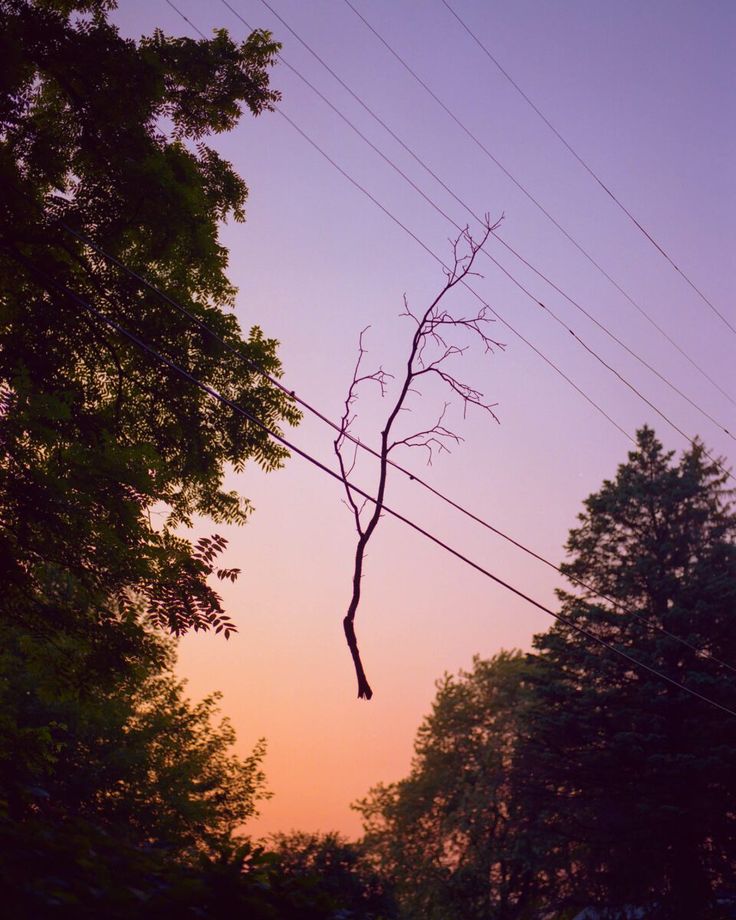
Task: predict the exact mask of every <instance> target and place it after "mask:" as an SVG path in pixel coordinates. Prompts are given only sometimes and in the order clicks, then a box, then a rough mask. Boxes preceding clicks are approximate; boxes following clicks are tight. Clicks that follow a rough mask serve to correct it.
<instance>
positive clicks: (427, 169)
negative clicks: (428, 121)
mask: <svg viewBox="0 0 736 920" xmlns="http://www.w3.org/2000/svg"><path fill="white" fill-rule="evenodd" d="M221 2H222V3H223V5H224V6H226V7H227V8H228V9H229V10H230V12H231V13H232V14H233V15H234V16H236V17H237V18H238V19H239V20H240V21H241V22H242V23H243V25H245V27H246V28H247V29H250V30H252V28H253V27H252V26H251V25H250V23H248V22H247V21H246V20H245V19H244V18H243V17H242V16H241V15H240V13H239V12H238V11H237V10H236V9H235V8H234V7H233V6H232V5H231V4H230V3H229V2H228V0H221ZM260 2H261V4H262V5H263V6H265V7H266V9H268V10H269V11H270V12H271V13H272V14H273V15H274V16H275V17H276V19H278V21H279V22H280V23H281V24H282V25H283V26H284V28H285V29H287V30H288V31H289V32H290V33H291V35H293V36H294V38H295V39H296V40H297V41H298V42H299V43H300V44H301V45H302V46H303V47H304V48H305V49H306V50H307V51H308V52H309V53H310V54H311V55H312V57H314V58H315V60H317V61H318V62H319V63H320V64H321V65H322V67H323V68H324V69H325V70H326V71H327V72H328V73H329V74H330V75H331V76H332V77H333V78H334V79H335V80H336V81H337V82H338V83H339V84H340V86H342V88H343V89H344V90H345V91H346V92H347V93H349V95H350V96H351V97H352V98H353V99H354V100H355V101H356V102H357V103H358V104H359V105H360V106H361V107H362V108H363V109H364V110H365V111H366V112H367V113H368V114H369V115H370V116H371V118H373V120H374V121H376V122H377V123H378V124H379V125H380V126H381V127H382V128H383V129H384V130H385V131H386V132H387V133H388V134H389V135H390V136H391V137H392V138H393V139H394V140H395V141H396V142H397V143H398V144H399V145H400V146H401V147H402V148H403V149H404V150H405V151H406V152H407V153H408V154H409V156H411V157H412V159H414V160H415V161H416V162H417V163H418V164H419V165H420V166H421V167H422V168H423V169H424V170H425V172H427V173H428V174H429V175H430V176H431V177H432V178H433V179H434V180H435V181H436V182H437V183H438V184H439V185H440V186H441V187H442V188H443V189H444V190H445V191H446V192H447V193H448V194H449V195H450V196H451V197H452V198H453V199H454V200H455V201H456V202H457V203H458V204H459V205H460V206H461V207H462V208H463V209H464V210H465V211H467V213H468V214H470V215H471V217H473V218H474V219H475V220H476V221H477V222H478V223H479V224H481V225H482V224H483V220H482V218H481V217H479V215H478V214H477V213H476V212H475V211H474V210H473V208H471V207H470V205H468V204H467V203H466V202H465V201H463V199H462V198H460V197H459V196H458V195H457V194H456V193H455V192H454V191H453V190H452V188H450V187H449V186H448V185H447V184H446V183H445V182H444V181H443V180H442V179H441V178H440V176H438V175H437V174H436V173H435V172H434V171H433V170H432V169H431V168H430V167H429V166H428V165H427V163H426V162H425V160H423V159H422V158H421V157H420V156H419V154H418V153H417V152H416V151H415V150H413V149H412V148H411V147H410V146H409V145H408V144H407V143H406V142H405V141H404V140H403V139H402V138H401V137H400V136H399V135H398V134H396V132H395V131H393V130H392V128H391V127H390V126H389V125H388V124H387V123H386V122H385V121H384V120H383V119H382V118H381V117H380V115H378V114H377V113H376V112H375V111H374V110H373V109H372V108H371V107H370V106H369V105H367V103H366V102H365V101H364V100H363V99H362V98H361V97H360V96H359V95H358V94H357V93H356V92H354V90H353V89H352V88H351V87H350V86H349V85H348V84H347V83H346V82H345V81H344V80H343V79H342V78H341V77H340V75H339V74H337V73H336V72H335V71H334V70H333V69H332V67H330V65H329V64H328V63H327V62H326V61H325V60H324V58H322V57H321V55H320V54H318V52H317V51H315V50H314V48H313V47H312V46H311V45H310V44H308V43H307V42H306V41H305V40H304V38H302V36H301V35H300V34H299V33H298V32H297V31H296V30H295V29H294V28H293V27H292V26H291V25H290V24H289V23H288V22H287V21H286V20H285V19H284V17H283V16H281V14H280V13H279V12H278V11H277V10H276V9H274V7H273V6H272V5H271V4H270V3H269V2H268V0H260ZM278 57H279V60H280V61H281V63H282V64H284V66H285V67H287V68H288V69H289V70H290V71H291V72H292V73H294V74H295V75H296V76H297V77H298V78H299V79H300V80H301V81H302V82H303V83H305V84H306V85H307V86H308V87H309V88H310V89H311V90H312V91H313V92H314V93H316V95H317V96H319V98H320V99H322V100H323V102H325V104H326V105H328V106H329V107H330V108H331V109H332V110H333V111H334V112H335V113H336V114H337V115H338V116H339V117H340V118H341V119H342V120H343V121H345V122H346V124H348V125H349V126H350V128H352V130H353V131H355V132H356V133H357V134H358V135H359V136H360V137H361V138H362V140H363V141H364V142H365V143H367V144H368V145H369V146H370V147H371V148H372V149H373V150H374V151H375V152H376V153H377V154H378V155H379V156H380V157H381V158H382V159H384V160H385V161H386V162H387V163H388V164H389V165H390V166H391V167H392V168H393V169H394V170H396V172H398V173H399V175H401V176H402V177H403V178H404V179H405V180H406V181H407V182H409V183H410V184H411V186H412V187H413V188H414V189H415V190H416V191H417V192H418V193H419V194H420V195H421V196H422V197H423V198H424V199H425V200H426V201H428V202H429V203H430V204H431V205H432V207H434V208H435V209H436V210H438V207H437V205H436V204H435V202H434V201H432V200H430V198H429V197H428V196H427V195H425V194H424V192H423V191H422V190H421V189H420V188H418V187H417V186H416V185H415V183H414V182H413V181H412V180H411V179H410V178H409V177H408V176H407V175H406V174H405V173H404V172H402V171H401V170H400V169H399V167H398V166H396V164H395V163H394V162H393V161H392V160H391V159H390V158H389V157H387V156H386V155H385V154H384V153H383V152H382V151H381V150H379V149H378V148H377V147H376V145H375V144H373V142H372V141H370V140H369V139H368V138H367V137H366V136H365V135H364V134H363V132H362V131H360V129H359V128H357V127H356V126H355V125H354V124H353V122H351V121H350V120H349V119H348V118H347V116H346V115H344V113H343V112H342V111H340V109H338V108H337V106H335V105H334V104H333V103H332V102H331V101H330V100H329V99H328V98H327V97H326V96H325V95H324V94H323V93H322V92H321V91H320V90H319V89H318V88H317V87H316V86H314V84H313V83H312V82H311V81H310V80H308V79H307V78H306V77H305V76H304V74H302V73H301V72H300V71H299V70H298V69H297V68H296V67H294V66H292V65H291V64H290V63H289V62H288V61H287V60H286V58H285V57H284V56H283V54H279V55H278ZM440 213H441V214H442V215H443V216H444V217H447V215H446V214H445V213H444V211H440ZM447 219H448V220H450V218H449V217H447ZM455 226H456V227H457V224H455ZM493 237H494V239H496V240H497V241H498V242H499V243H500V244H501V245H502V246H504V247H505V248H506V249H507V250H508V251H509V252H510V253H511V254H512V255H513V256H514V257H515V258H516V259H518V260H519V261H520V262H521V263H522V264H523V265H525V266H526V267H527V268H529V269H530V270H531V271H533V272H534V273H535V274H536V275H537V276H538V277H539V278H541V279H542V280H543V281H545V282H546V283H547V284H548V285H550V287H552V288H553V289H554V290H555V291H557V293H559V294H560V295H561V296H562V297H564V298H565V299H566V300H567V301H568V302H569V303H570V304H571V305H572V306H574V307H575V308H576V309H577V310H578V311H579V312H581V313H582V314H583V315H584V316H586V317H587V318H588V319H589V320H590V321H591V322H593V323H595V325H596V326H598V328H599V329H601V330H602V331H603V332H604V333H605V334H606V335H607V336H608V337H609V338H611V339H612V340H613V341H614V342H616V343H617V344H618V345H619V346H620V347H621V348H623V349H624V350H625V351H626V352H627V353H628V354H629V355H631V357H633V358H635V359H636V360H637V361H638V362H639V363H640V364H642V365H643V366H644V367H646V368H647V370H649V371H650V372H651V373H653V374H654V375H655V376H656V377H658V378H659V379H660V380H661V381H662V382H663V383H665V384H666V385H667V386H668V387H670V389H672V390H673V391H674V392H675V393H677V394H678V396H680V397H681V398H682V399H684V400H685V401H686V402H687V403H689V404H690V405H691V406H692V407H693V408H694V409H695V410H696V411H698V412H700V413H701V415H703V416H704V417H705V418H707V419H708V421H710V422H711V423H712V424H714V425H715V426H716V427H717V428H719V429H720V430H721V431H723V432H724V433H725V434H726V435H728V436H729V437H731V438H733V439H734V440H736V438H734V435H733V434H732V433H731V432H730V431H729V430H728V428H727V427H726V426H725V425H724V424H723V423H722V422H719V421H718V420H717V419H715V418H714V417H713V416H712V415H710V414H709V413H708V412H707V411H706V410H705V409H703V408H702V407H701V406H700V405H698V404H697V403H696V402H695V401H694V400H693V399H691V398H690V397H689V396H688V395H687V394H686V393H683V391H682V390H681V389H679V387H677V386H676V385H675V384H674V383H672V381H671V380H669V379H668V378H667V377H665V376H664V375H663V374H661V373H660V372H659V371H658V370H657V369H656V368H654V367H652V365H651V364H649V363H648V362H647V361H646V360H645V359H644V358H642V357H641V356H640V355H638V354H637V353H636V352H634V351H633V350H632V349H631V348H630V347H629V346H628V345H626V343H625V342H623V341H622V340H621V339H620V338H618V336H616V335H615V334H614V333H613V332H611V331H610V330H609V329H608V328H607V327H606V326H605V325H604V324H603V323H602V322H600V321H599V320H598V319H596V317H595V316H593V315H592V314H591V313H590V312H589V311H588V310H586V309H585V307H583V306H581V305H580V304H579V303H578V302H577V301H576V300H574V299H573V298H572V297H570V296H569V295H568V294H567V293H565V291H564V290H562V288H560V287H559V286H558V285H557V284H555V283H554V281H552V280H551V279H550V278H548V277H547V275H545V274H544V273H543V272H542V271H540V270H539V269H538V268H536V267H535V266H534V265H532V264H531V262H529V261H528V260H527V259H525V258H524V257H523V256H522V255H521V254H520V253H518V252H517V251H516V250H515V249H514V248H513V247H512V246H511V245H510V244H509V243H507V242H506V241H505V240H504V239H503V238H502V237H500V236H498V235H496V234H495V233H494V234H493ZM483 252H484V254H486V255H488V256H489V258H492V257H491V256H490V255H489V254H488V253H487V251H486V250H485V249H484V250H483ZM494 261H495V260H494ZM498 264H499V263H498V262H496V265H498ZM499 267H501V266H499ZM535 302H536V298H535ZM725 395H728V394H725Z"/></svg>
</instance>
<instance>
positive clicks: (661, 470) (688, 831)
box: [522, 428, 736, 920]
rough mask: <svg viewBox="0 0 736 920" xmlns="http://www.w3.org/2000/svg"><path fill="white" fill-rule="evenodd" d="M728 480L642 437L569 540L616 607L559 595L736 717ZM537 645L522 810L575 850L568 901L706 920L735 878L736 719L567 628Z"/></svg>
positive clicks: (617, 640) (575, 567) (589, 621)
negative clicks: (716, 896)
mask: <svg viewBox="0 0 736 920" xmlns="http://www.w3.org/2000/svg"><path fill="white" fill-rule="evenodd" d="M726 481H727V476H726V474H725V473H724V472H723V470H722V469H721V468H720V467H719V466H718V465H717V464H716V463H714V462H713V461H710V460H708V459H707V457H706V456H705V453H704V449H703V447H702V445H701V444H699V443H696V444H694V445H693V447H692V449H691V450H689V451H687V452H686V453H684V454H683V456H682V457H681V459H680V460H679V462H677V463H675V462H673V454H672V453H668V452H665V451H664V450H663V448H662V445H661V444H660V443H659V442H658V441H657V439H656V437H655V435H654V433H653V432H652V431H651V430H650V429H648V428H644V429H642V430H641V431H640V432H639V433H638V438H637V447H636V450H634V451H632V452H631V453H630V454H629V459H628V462H627V463H625V464H623V465H621V466H620V467H619V469H618V472H617V474H616V477H615V478H614V479H613V480H610V481H608V480H607V481H605V482H604V483H603V486H602V488H601V490H600V491H599V492H597V493H595V494H593V495H591V496H590V497H589V498H588V499H586V501H585V510H584V511H583V512H582V514H580V515H579V521H580V524H579V526H578V527H577V528H575V529H574V530H572V531H571V533H570V537H569V540H568V543H567V550H568V553H569V555H570V561H569V562H568V563H567V564H566V565H565V567H564V571H565V573H566V574H569V575H571V576H574V577H575V578H577V579H580V580H583V581H585V582H586V584H588V585H590V586H591V587H592V588H593V589H595V590H597V591H600V592H601V593H602V594H604V595H606V596H607V597H608V598H609V599H610V602H608V601H602V600H601V599H600V598H599V597H595V596H594V595H591V594H589V593H587V594H582V595H577V594H571V593H565V592H561V593H560V598H561V600H562V610H563V612H564V614H565V615H566V616H567V617H568V618H569V619H570V620H572V621H573V622H574V623H576V624H578V625H581V626H584V627H585V628H586V629H588V630H590V631H591V632H594V633H595V634H596V635H598V636H600V637H601V638H604V639H605V640H606V641H608V642H610V643H612V644H614V645H616V646H617V647H619V648H621V649H623V650H625V651H627V652H628V653H629V654H630V655H632V656H633V657H635V658H637V659H638V660H639V661H641V662H642V663H644V664H646V665H649V666H650V667H653V668H656V669H658V670H659V671H661V672H663V673H664V674H666V675H667V676H669V677H670V678H672V679H674V680H676V681H678V682H679V683H681V684H684V685H686V686H688V687H691V688H693V689H695V690H697V691H699V692H701V693H703V694H705V695H706V696H709V697H711V698H712V699H714V700H716V701H718V702H720V703H722V704H723V705H726V706H728V707H730V708H736V691H735V690H734V688H733V681H732V680H731V679H730V678H729V676H728V674H727V673H726V672H725V670H724V669H723V668H719V667H718V666H717V665H716V664H714V663H713V662H712V661H709V660H708V658H707V655H708V654H710V655H713V656H716V657H717V658H719V659H721V660H723V661H726V662H736V619H735V618H734V614H735V613H736V540H735V537H736V516H734V514H733V510H732V507H731V503H730V492H729V491H728V490H727V488H726ZM622 608H623V612H622ZM662 630H666V632H663V631H662ZM673 636H677V637H681V638H683V639H685V640H686V641H687V642H688V643H690V644H691V645H692V646H694V647H697V648H701V649H703V650H704V651H705V653H706V657H704V656H703V655H702V654H701V655H699V654H698V653H697V652H696V651H694V649H693V648H690V647H688V646H686V645H684V644H682V643H681V642H678V641H676V640H675V639H674V638H673ZM535 644H536V647H537V649H538V652H539V655H538V662H537V666H536V668H535V671H534V687H535V698H536V701H537V702H536V705H535V707H534V709H533V710H531V711H530V712H529V714H528V717H527V728H526V730H525V734H526V741H525V745H524V754H523V764H524V766H523V771H522V772H523V773H524V775H525V776H526V778H527V781H528V785H527V793H528V803H527V808H528V809H529V810H532V811H533V812H534V813H535V814H536V815H537V820H538V822H539V824H540V826H541V827H543V828H544V834H545V836H547V837H548V838H549V839H550V841H551V842H552V843H554V844H555V846H556V847H557V852H563V851H564V852H565V853H566V856H565V860H564V865H565V870H564V881H563V879H562V878H561V880H560V886H559V889H558V892H559V891H567V893H568V894H569V897H570V899H571V902H572V903H575V902H577V903H578V904H586V903H590V902H592V901H596V902H599V903H601V904H607V905H609V906H613V907H619V908H620V907H621V906H622V905H625V904H639V905H645V906H646V909H647V911H648V912H647V916H652V917H654V916H663V917H667V918H683V920H684V918H693V917H704V916H706V912H707V910H708V905H709V904H711V902H712V900H713V891H714V890H715V889H716V888H717V887H718V886H722V885H724V884H726V885H730V884H733V880H734V867H735V864H736V837H735V836H734V835H735V834H736V797H735V789H734V783H733V778H734V776H735V775H736V719H734V718H733V717H729V716H728V715H727V714H726V713H724V712H721V711H718V710H717V709H715V708H713V707H711V706H708V705H706V704H705V703H701V702H700V701H698V700H697V699H693V698H692V697H691V696H689V695H688V694H686V693H685V692H683V691H682V690H679V689H678V688H677V687H675V686H673V685H671V684H668V683H666V682H664V681H662V680H661V679H659V678H657V677H656V676H655V675H653V674H651V673H647V672H645V671H642V670H641V669H639V668H637V667H635V666H633V665H631V664H630V663H628V662H626V661H625V660H623V659H621V658H619V657H617V656H615V655H613V654H612V653H611V652H609V651H607V650H606V649H604V648H602V647H601V646H600V645H597V644H596V643H593V642H591V641H590V640H588V639H585V638H584V637H582V636H580V635H579V634H577V633H575V632H574V631H573V630H572V629H571V628H570V627H569V626H567V625H565V624H564V623H557V624H556V625H555V626H554V627H553V628H552V629H551V630H549V631H548V632H547V633H544V634H542V635H540V636H538V637H537V639H536V643H535ZM551 850H554V848H551Z"/></svg>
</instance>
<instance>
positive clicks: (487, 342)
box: [334, 215, 504, 700]
mask: <svg viewBox="0 0 736 920" xmlns="http://www.w3.org/2000/svg"><path fill="white" fill-rule="evenodd" d="M499 223H500V221H498V222H497V223H495V224H491V223H490V220H489V218H488V215H486V219H485V221H484V225H483V233H482V235H481V238H480V239H479V240H478V241H476V240H474V239H473V237H472V236H471V234H470V231H469V229H467V228H466V229H465V230H464V231H463V232H462V233H461V234H460V235H459V236H458V237H457V238H456V239H455V240H453V241H452V263H451V266H450V267H445V269H444V273H445V284H444V286H443V288H442V289H441V290H440V292H439V293H438V294H437V296H436V297H435V298H434V300H433V301H432V303H431V304H430V305H429V306H428V307H427V309H426V310H425V311H424V313H421V314H419V313H414V312H413V311H412V309H411V308H410V306H409V303H408V301H407V298H406V296H404V310H403V312H402V314H401V315H402V316H406V317H408V318H409V319H410V320H411V321H412V322H413V323H414V325H415V329H414V335H413V337H412V340H411V347H410V349H409V356H408V359H407V363H406V371H405V373H404V376H403V379H402V381H401V386H400V389H399V393H398V396H397V398H396V401H395V402H394V404H393V406H392V408H391V411H390V412H389V414H388V417H387V419H386V424H385V425H384V428H383V431H382V432H381V444H380V449H379V450H378V455H379V472H378V486H377V489H376V492H375V500H374V501H372V502H371V503H370V504H372V506H373V507H372V509H367V505H368V504H369V503H368V501H367V499H360V500H359V497H358V496H357V495H356V494H355V492H354V491H353V488H352V486H351V484H350V474H351V473H352V471H353V469H354V467H355V462H356V453H357V441H356V440H355V439H354V438H353V437H352V436H351V435H350V434H349V431H350V427H351V425H352V424H353V422H354V421H355V412H354V408H353V407H354V405H355V402H356V400H357V398H358V389H359V388H360V387H361V386H362V384H364V383H368V382H371V383H375V384H377V385H378V387H379V389H380V391H381V396H385V395H386V392H387V387H388V384H389V381H390V380H392V379H393V375H392V374H389V373H387V372H386V371H384V369H383V368H382V367H379V368H378V370H375V371H372V372H370V373H362V364H363V359H364V358H365V354H366V350H365V347H364V344H363V339H364V336H365V333H366V331H367V329H364V330H363V331H362V332H361V334H360V338H359V342H358V359H357V361H356V364H355V370H354V372H353V379H352V381H351V383H350V387H349V388H348V392H347V396H346V398H345V411H344V413H343V416H342V419H341V423H340V432H339V434H338V436H337V438H336V439H335V442H334V447H335V454H336V456H337V460H338V464H339V469H340V475H341V477H342V481H343V484H344V486H345V494H346V496H347V505H348V508H349V509H350V511H351V513H352V515H353V520H354V523H355V529H356V532H357V534H358V541H357V545H356V548H355V563H354V567H353V580H352V595H351V598H350V604H349V605H348V610H347V613H346V615H345V618H344V620H343V627H344V629H345V638H346V639H347V643H348V647H349V649H350V653H351V655H352V658H353V664H354V665H355V673H356V676H357V678H358V697H359V698H362V699H367V700H369V699H370V698H371V697H372V696H373V691H372V690H371V687H370V684H369V683H368V680H367V678H366V676H365V671H364V670H363V664H362V661H361V658H360V652H359V650H358V642H357V639H356V637H355V614H356V612H357V610H358V605H359V604H360V587H361V580H362V577H363V564H364V561H365V551H366V547H367V546H368V542H369V541H370V539H371V537H372V536H373V532H374V531H375V529H376V526H377V525H378V522H379V520H380V518H381V513H382V511H383V505H384V499H385V493H386V480H387V473H388V466H389V455H390V454H391V452H392V451H393V450H395V449H396V448H397V447H401V446H404V447H419V448H422V449H424V450H425V451H426V452H427V461H428V462H429V463H431V462H432V457H433V455H434V453H435V452H437V453H442V452H445V451H449V445H450V444H452V443H455V444H457V443H459V442H460V441H461V440H462V438H461V437H460V436H459V435H457V434H456V433H455V432H453V431H452V430H451V429H450V428H448V427H447V425H446V424H445V414H446V412H447V409H448V406H449V402H445V404H444V406H443V407H442V409H441V410H440V412H439V414H438V418H437V421H436V422H435V423H434V424H433V425H431V426H430V427H429V428H426V429H425V430H422V431H415V432H413V433H411V434H408V435H405V436H403V437H398V436H394V434H393V429H394V423H395V422H396V421H397V418H398V416H399V414H400V413H401V412H402V411H406V409H407V407H406V405H405V404H406V401H407V399H408V397H409V396H410V395H411V394H412V393H413V394H418V391H417V388H416V384H417V383H418V382H419V381H420V380H421V379H422V378H429V377H434V378H438V379H439V380H440V381H441V382H442V383H443V384H444V386H445V387H446V388H447V389H448V390H449V391H450V398H452V397H453V396H454V397H457V398H458V399H459V400H460V402H461V403H462V406H463V415H465V414H466V413H467V411H468V408H469V407H470V406H475V407H477V408H478V409H480V410H482V411H483V412H486V413H488V414H489V415H490V416H491V418H493V419H494V420H495V421H498V419H497V418H496V416H495V414H494V412H493V409H494V405H495V404H494V403H489V402H486V400H485V397H484V396H483V393H481V392H480V391H479V390H477V389H475V388H474V387H472V386H470V384H468V383H465V382H464V381H463V380H461V379H460V378H459V377H457V376H456V374H455V372H454V371H452V370H451V369H450V367H451V362H452V359H453V358H460V357H462V355H463V354H464V353H465V351H466V350H467V348H468V347H469V346H468V345H467V344H464V345H460V344H458V343H457V342H456V341H454V339H456V338H458V333H461V334H462V335H463V336H464V338H465V339H467V337H468V336H470V338H471V339H475V340H476V341H477V342H479V343H480V345H481V346H482V348H483V350H484V351H485V352H491V351H493V349H494V348H503V347H504V346H503V345H502V344H501V343H500V342H497V341H495V340H494V339H492V338H491V337H490V335H489V334H488V331H487V329H488V325H489V324H490V323H491V322H493V318H492V315H491V310H490V308H489V307H488V306H487V305H485V304H484V305H483V306H482V307H481V308H480V309H479V310H478V311H477V312H476V313H474V314H471V315H469V316H458V315H456V314H455V313H452V312H450V310H449V309H446V308H445V305H444V302H445V298H446V297H447V295H448V294H449V293H450V291H452V289H453V288H454V287H456V286H457V285H458V284H461V283H462V282H463V281H464V280H465V279H466V278H468V276H471V275H476V276H477V272H474V271H473V270H472V269H473V263H474V262H475V257H476V255H477V254H478V252H479V251H480V250H481V249H482V247H483V246H484V244H485V242H486V240H487V239H488V237H489V236H490V235H491V233H493V232H494V230H496V229H497V228H498V225H499ZM368 511H370V513H367V512H368Z"/></svg>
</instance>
